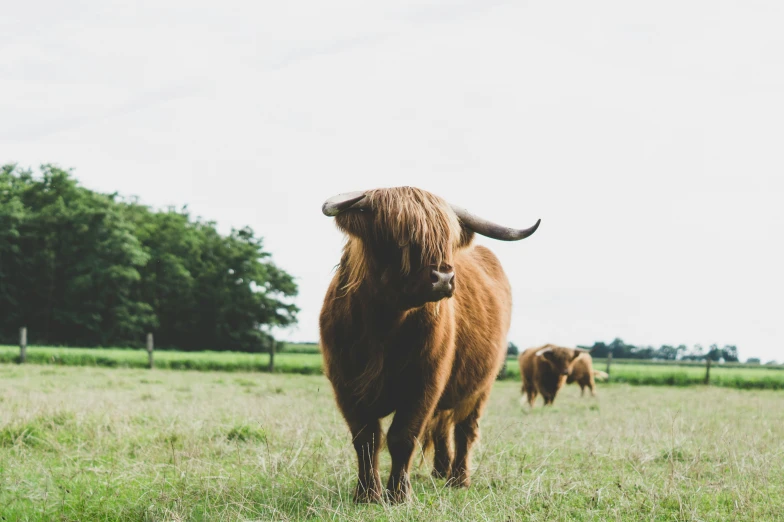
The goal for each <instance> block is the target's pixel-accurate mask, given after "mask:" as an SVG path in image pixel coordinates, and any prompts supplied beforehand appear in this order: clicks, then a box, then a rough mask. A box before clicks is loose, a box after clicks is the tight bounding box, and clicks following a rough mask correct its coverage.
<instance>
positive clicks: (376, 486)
mask: <svg viewBox="0 0 784 522" xmlns="http://www.w3.org/2000/svg"><path fill="white" fill-rule="evenodd" d="M348 424H349V428H350V429H351V435H352V437H353V443H354V449H355V450H356V452H357V461H358V466H359V478H358V480H357V488H356V490H355V492H354V502H358V503H364V502H379V501H380V500H381V491H382V489H381V476H380V475H379V473H378V451H379V448H380V447H381V423H380V422H379V421H378V419H373V420H367V421H364V422H362V421H358V420H357V421H351V420H349V422H348Z"/></svg>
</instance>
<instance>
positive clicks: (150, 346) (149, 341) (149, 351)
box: [147, 333, 153, 370]
mask: <svg viewBox="0 0 784 522" xmlns="http://www.w3.org/2000/svg"><path fill="white" fill-rule="evenodd" d="M152 350H153V339H152V333H148V334H147V357H148V359H149V362H148V367H149V368H150V369H151V370H152V369H153V362H152Z"/></svg>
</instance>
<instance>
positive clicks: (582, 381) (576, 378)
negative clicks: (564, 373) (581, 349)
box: [566, 353, 609, 397]
mask: <svg viewBox="0 0 784 522" xmlns="http://www.w3.org/2000/svg"><path fill="white" fill-rule="evenodd" d="M594 377H599V378H600V379H607V378H608V377H609V375H607V374H606V373H605V372H603V371H600V370H594V369H593V359H591V354H589V353H581V354H580V355H578V356H577V359H575V360H574V362H573V363H572V371H571V373H570V374H569V376H568V377H567V378H566V384H572V383H573V382H576V383H577V384H579V385H580V396H581V397H582V396H583V395H585V388H588V389H589V390H591V397H596V382H595V381H594Z"/></svg>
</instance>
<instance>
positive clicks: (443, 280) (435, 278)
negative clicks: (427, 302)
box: [430, 269, 455, 294]
mask: <svg viewBox="0 0 784 522" xmlns="http://www.w3.org/2000/svg"><path fill="white" fill-rule="evenodd" d="M430 282H431V283H433V292H443V293H445V294H451V293H452V292H453V291H454V289H455V271H454V270H452V269H447V270H433V271H432V272H430Z"/></svg>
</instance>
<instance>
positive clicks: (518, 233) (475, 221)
mask: <svg viewBox="0 0 784 522" xmlns="http://www.w3.org/2000/svg"><path fill="white" fill-rule="evenodd" d="M451 206H452V210H453V211H454V212H455V214H457V217H458V218H460V221H461V222H462V223H463V225H465V226H466V227H468V228H470V229H471V230H473V231H474V232H476V233H477V234H481V235H483V236H487V237H489V238H493V239H500V240H501V241H519V240H520V239H525V238H527V237H528V236H530V235H531V234H533V233H534V232H536V229H537V228H539V223H541V222H542V220H541V219H539V220H537V221H536V224H535V225H534V226H532V227H531V228H524V229H522V230H518V229H516V228H509V227H503V226H501V225H497V224H496V223H493V222H492V221H488V220H486V219H482V218H480V217H479V216H476V215H474V214H472V213H470V212H469V211H467V210H466V209H464V208H462V207H458V206H456V205H451Z"/></svg>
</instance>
